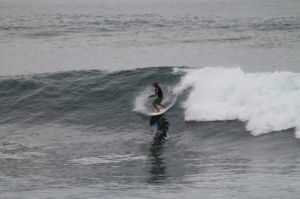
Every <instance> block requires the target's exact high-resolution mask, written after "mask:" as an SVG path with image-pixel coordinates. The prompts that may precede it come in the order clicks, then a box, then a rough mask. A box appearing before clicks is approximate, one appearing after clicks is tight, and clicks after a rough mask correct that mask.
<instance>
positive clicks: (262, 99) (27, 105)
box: [0, 67, 300, 138]
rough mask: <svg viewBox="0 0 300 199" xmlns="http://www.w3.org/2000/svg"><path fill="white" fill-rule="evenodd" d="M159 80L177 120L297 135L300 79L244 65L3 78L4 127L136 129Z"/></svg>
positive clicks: (0, 86)
mask: <svg viewBox="0 0 300 199" xmlns="http://www.w3.org/2000/svg"><path fill="white" fill-rule="evenodd" d="M154 80H160V82H161V84H162V87H163V89H164V92H165V99H164V102H165V103H166V104H174V108H173V109H172V112H174V113H176V114H170V115H171V117H173V118H174V119H176V121H179V120H185V121H220V120H240V121H243V122H245V124H246V129H247V130H248V131H249V132H250V133H251V134H252V135H260V134H265V133H269V132H272V131H281V130H285V129H289V128H295V129H296V130H295V132H296V137H298V138H299V137H300V119H299V118H300V110H299V107H300V101H299V99H300V74H298V73H292V72H274V73H245V72H243V71H242V70H241V69H240V68H231V69H228V68H212V67H208V68H202V69H192V68H171V67H160V68H159V67H158V68H145V69H135V70H129V71H121V72H115V73H104V72H101V71H97V70H91V71H71V72H61V73H53V74H42V75H34V76H18V77H9V78H6V77H2V78H1V80H0V96H1V97H0V103H1V104H2V105H1V107H0V123H1V124H12V123H21V124H23V123H29V124H33V123H34V124H40V123H57V124H62V125H67V126H72V125H81V126H90V127H106V128H120V127H126V128H131V127H132V128H136V126H138V125H139V124H138V122H137V119H138V117H139V114H135V113H134V112H138V113H142V114H146V113H148V112H152V108H151V100H148V96H149V95H150V94H152V92H153V89H152V87H151V83H152V81H154ZM175 101H176V102H175ZM182 109H183V110H182ZM176 128H177V127H176ZM178 128H180V127H179V126H178Z"/></svg>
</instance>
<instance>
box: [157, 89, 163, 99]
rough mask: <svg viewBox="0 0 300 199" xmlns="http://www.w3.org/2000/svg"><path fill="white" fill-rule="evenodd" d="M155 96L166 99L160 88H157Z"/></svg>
mask: <svg viewBox="0 0 300 199" xmlns="http://www.w3.org/2000/svg"><path fill="white" fill-rule="evenodd" d="M155 94H156V95H157V97H160V98H161V99H163V97H164V96H163V92H162V90H161V88H160V87H159V86H157V87H155Z"/></svg>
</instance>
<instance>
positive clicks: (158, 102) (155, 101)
mask: <svg viewBox="0 0 300 199" xmlns="http://www.w3.org/2000/svg"><path fill="white" fill-rule="evenodd" d="M160 102H161V100H160V98H159V97H157V98H156V99H155V100H154V102H153V103H152V105H153V107H154V109H155V110H156V111H157V112H159V111H160V110H159V108H158V106H159V104H160Z"/></svg>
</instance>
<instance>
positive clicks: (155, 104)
mask: <svg viewBox="0 0 300 199" xmlns="http://www.w3.org/2000/svg"><path fill="white" fill-rule="evenodd" d="M152 85H153V87H154V88H155V94H154V95H150V96H149V98H151V97H156V98H155V100H154V101H153V103H152V105H153V107H154V109H155V110H156V112H159V111H160V109H159V106H160V107H162V108H165V106H164V105H162V104H161V102H162V100H163V92H162V90H161V88H160V86H159V85H158V82H153V84H152Z"/></svg>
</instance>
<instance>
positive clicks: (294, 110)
mask: <svg viewBox="0 0 300 199" xmlns="http://www.w3.org/2000/svg"><path fill="white" fill-rule="evenodd" d="M188 88H190V89H191V90H190V93H189V95H188V97H187V99H186V101H185V102H184V103H183V108H184V109H185V112H184V114H185V120H187V121H216V120H235V119H238V120H241V121H245V122H246V129H247V130H248V131H250V132H251V134H252V135H260V134H264V133H269V132H272V131H280V130H284V129H289V128H295V136H296V137H297V138H300V108H299V107H300V100H299V99H300V74H299V73H292V72H274V73H245V72H243V71H242V70H241V69H240V68H231V69H228V68H211V67H207V68H202V69H192V70H187V73H186V74H185V75H184V76H183V78H182V80H181V82H180V84H179V85H178V86H177V87H176V88H175V92H176V93H180V92H182V91H183V90H185V89H188Z"/></svg>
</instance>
